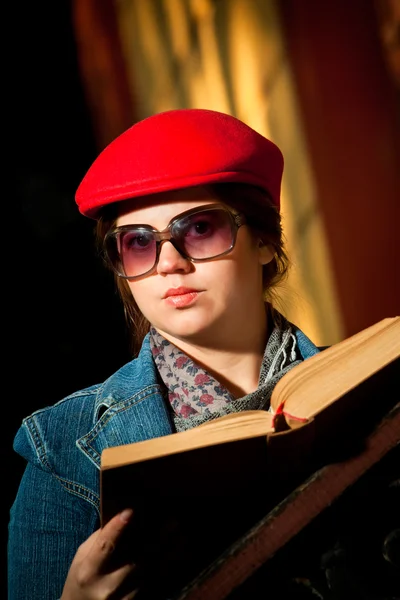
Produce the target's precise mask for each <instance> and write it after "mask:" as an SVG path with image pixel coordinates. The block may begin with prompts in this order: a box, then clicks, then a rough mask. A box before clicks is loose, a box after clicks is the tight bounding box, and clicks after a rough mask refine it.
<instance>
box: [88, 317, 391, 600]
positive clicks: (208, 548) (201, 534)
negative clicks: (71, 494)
mask: <svg viewBox="0 0 400 600" xmlns="http://www.w3.org/2000/svg"><path fill="white" fill-rule="evenodd" d="M399 357H400V317H393V318H387V319H383V320H382V321H380V322H378V323H376V324H375V325H372V326H371V327H368V328H367V329H365V330H363V331H361V332H359V333H357V334H355V335H353V336H352V337H350V338H348V339H345V340H343V341H341V342H339V343H337V344H335V345H333V346H331V347H329V348H327V349H326V350H324V351H323V352H320V353H319V354H316V355H315V356H313V357H311V358H309V359H307V360H306V361H304V362H303V363H301V364H299V365H298V366H296V367H294V368H293V369H292V370H290V371H289V372H288V373H287V374H286V375H285V376H284V377H283V378H282V379H281V380H280V381H279V382H278V384H277V385H276V387H275V388H274V390H273V393H272V396H271V409H270V410H271V412H267V411H261V410H259V411H245V412H240V413H234V414H230V415H227V416H224V417H220V418H216V419H214V420H211V421H209V422H207V423H206V424H203V425H201V426H199V427H197V428H194V429H191V430H189V431H184V432H179V433H174V434H171V435H168V436H163V437H159V438H155V439H151V440H146V441H142V442H137V443H134V444H127V445H124V446H116V447H112V448H108V449H105V450H104V451H103V453H102V458H101V473H100V478H101V518H102V524H105V523H106V522H107V521H108V520H109V519H110V518H111V517H112V516H113V515H114V514H116V513H117V512H118V511H119V510H122V509H123V508H126V507H127V506H132V507H133V508H134V511H135V515H136V519H134V524H133V531H132V532H129V533H127V537H128V539H127V543H128V545H129V547H130V551H132V556H133V559H134V560H136V561H137V562H138V564H140V563H143V564H146V563H147V564H150V565H151V567H150V571H149V579H150V580H152V584H154V586H155V587H154V588H153V589H152V590H151V592H149V597H152V598H157V597H158V596H157V593H158V592H157V589H158V588H157V585H158V584H159V582H160V581H162V582H163V593H165V592H166V591H167V592H168V593H172V592H173V591H176V589H177V588H178V586H182V584H183V583H185V578H186V582H188V581H190V580H191V578H193V577H194V576H195V575H196V573H197V572H199V570H200V569H203V568H205V567H206V566H207V564H209V563H210V562H211V561H212V560H214V559H215V558H216V557H217V556H218V555H219V554H220V553H221V552H222V550H223V549H224V548H226V547H227V546H228V545H229V544H231V543H233V541H234V540H235V539H237V538H238V537H239V536H241V535H243V534H244V532H245V531H247V530H248V529H249V528H250V527H251V526H252V525H254V524H255V523H256V522H257V520H259V519H260V518H261V517H262V516H263V515H265V514H266V513H267V512H268V511H269V510H271V508H272V507H273V506H275V505H276V504H277V503H278V502H280V501H281V500H282V499H283V498H284V496H285V495H286V494H287V493H288V492H289V491H290V490H292V489H294V487H295V486H296V485H299V483H300V482H301V481H302V480H303V479H304V478H305V477H306V476H308V475H310V474H311V473H312V472H313V471H314V470H315V469H317V468H318V467H321V466H322V465H323V464H326V463H327V462H330V461H333V460H338V459H340V458H341V457H343V456H346V455H349V454H351V453H355V452H357V451H358V449H359V445H360V444H362V442H363V439H364V438H365V436H366V435H367V434H368V433H369V432H370V430H371V429H372V428H373V427H374V425H375V424H376V423H377V422H378V421H379V419H380V418H382V417H383V416H384V415H385V413H386V412H387V411H388V410H389V409H390V407H392V406H393V405H394V404H395V400H394V397H393V395H392V394H391V386H392V384H393V382H394V379H395V370H396V369H398V367H399ZM397 385H398V384H397ZM155 572H158V573H159V576H158V577H154V573H155ZM152 574H153V575H152ZM182 575H183V576H184V577H183V579H182ZM159 593H160V597H162V595H161V591H160V590H159ZM143 597H145V596H143Z"/></svg>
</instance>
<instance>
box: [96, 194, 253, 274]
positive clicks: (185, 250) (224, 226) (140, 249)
mask: <svg viewBox="0 0 400 600" xmlns="http://www.w3.org/2000/svg"><path fill="white" fill-rule="evenodd" d="M245 222H246V221H245V218H244V216H243V215H242V214H240V213H236V212H234V211H233V210H231V209H229V208H227V207H225V206H222V205H221V204H208V205H206V206H200V207H197V208H193V209H191V210H187V211H185V212H183V213H181V214H179V215H177V216H176V217H174V218H173V219H172V220H171V221H170V222H169V224H168V226H167V227H166V228H165V229H163V231H158V230H157V229H154V227H150V225H123V226H122V227H116V228H115V229H112V230H111V231H109V232H108V233H107V235H106V236H105V239H104V251H105V256H106V258H107V260H108V261H109V263H110V265H111V267H112V269H113V270H114V272H115V273H116V274H117V275H118V276H119V277H124V278H125V279H131V280H135V279H137V278H139V277H143V276H144V275H149V274H150V273H152V272H153V271H155V269H156V266H157V263H158V260H159V257H160V252H161V245H162V244H163V243H164V242H171V244H172V245H173V246H174V248H175V249H176V250H177V251H178V252H179V254H180V255H181V256H183V257H184V258H186V259H187V260H189V261H191V262H193V263H197V262H203V261H206V260H211V259H213V258H217V257H219V256H223V255H224V254H228V252H231V250H232V249H233V248H234V246H235V243H236V237H237V231H238V229H239V227H241V226H242V225H244V224H245Z"/></svg>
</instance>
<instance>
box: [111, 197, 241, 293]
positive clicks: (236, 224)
mask: <svg viewBox="0 0 400 600" xmlns="http://www.w3.org/2000/svg"><path fill="white" fill-rule="evenodd" d="M212 210H219V211H221V210H222V211H224V212H226V213H227V214H228V216H229V223H230V226H231V233H232V243H231V245H230V246H229V248H227V249H226V250H224V252H220V253H219V254H215V255H212V256H208V257H207V258H192V257H191V256H189V255H188V254H187V253H186V252H185V251H184V250H183V249H182V248H180V247H179V243H178V242H177V240H176V239H174V237H173V234H172V233H171V230H173V227H174V225H176V223H177V222H178V221H180V220H182V219H185V218H187V217H191V216H192V215H197V214H199V213H202V212H210V211H212ZM245 223H246V218H245V216H244V215H243V214H242V213H239V212H236V211H235V210H233V209H231V208H228V207H227V206H225V205H223V204H205V205H203V206H198V207H196V208H191V209H190V210H186V211H184V212H182V213H180V214H179V215H176V217H174V218H173V219H171V221H170V222H169V223H168V225H167V227H166V228H165V229H163V230H162V231H158V229H155V228H154V227H151V226H150V225H144V224H138V225H122V226H121V227H115V228H114V229H112V230H110V231H109V232H108V233H107V234H106V236H105V238H104V255H105V258H106V259H107V261H108V263H109V265H110V267H111V268H112V270H113V271H114V273H115V274H116V275H118V277H122V278H123V279H129V280H130V281H135V280H136V279H141V278H142V277H145V276H147V275H150V274H151V273H154V271H155V270H156V268H157V264H158V261H159V258H160V252H161V246H162V244H163V243H164V242H171V244H172V245H173V247H174V248H175V250H177V252H179V254H180V255H181V256H182V257H183V258H185V259H186V260H189V261H190V262H192V263H200V262H206V261H208V260H213V259H215V258H219V257H220V256H224V255H225V254H229V252H231V251H232V250H233V248H234V247H235V244H236V238H237V232H238V229H239V228H240V227H241V226H242V225H245ZM131 231H135V232H137V231H139V232H140V231H143V232H144V233H145V232H147V233H151V234H153V235H154V239H155V242H156V255H155V259H154V264H153V266H152V267H151V269H149V270H148V271H146V272H145V273H141V274H140V275H126V274H125V273H124V272H123V270H122V269H123V263H122V260H121V258H120V254H119V252H118V237H119V236H121V234H124V233H129V232H131ZM118 265H119V268H118Z"/></svg>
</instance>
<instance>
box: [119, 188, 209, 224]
mask: <svg viewBox="0 0 400 600" xmlns="http://www.w3.org/2000/svg"><path fill="white" fill-rule="evenodd" d="M215 202H219V199H218V197H217V196H216V195H215V193H213V192H212V191H211V190H209V189H207V188H205V187H195V188H185V189H181V190H176V191H173V192H163V193H161V194H153V195H151V196H142V197H141V198H133V199H132V200H126V201H124V202H119V203H118V216H117V225H118V226H121V225H135V224H138V223H140V224H147V225H151V226H153V227H155V228H156V229H161V228H163V227H165V226H166V225H168V223H169V221H170V220H171V219H173V218H174V217H176V215H179V214H180V213H182V212H184V211H186V210H190V209H191V208H197V207H198V206H203V205H207V204H213V203H215Z"/></svg>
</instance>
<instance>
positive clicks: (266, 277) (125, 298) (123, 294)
mask: <svg viewBox="0 0 400 600" xmlns="http://www.w3.org/2000/svg"><path fill="white" fill-rule="evenodd" d="M207 189H208V190H209V191H210V192H211V193H212V194H213V195H214V196H216V197H217V199H219V200H220V201H221V202H223V203H224V204H227V205H228V206H231V207H232V208H234V209H236V210H237V211H239V212H241V213H243V214H244V215H245V216H246V221H247V224H248V225H249V227H250V228H251V229H252V231H253V234H254V235H255V236H256V237H258V238H260V240H261V241H262V242H264V243H265V244H269V245H271V246H272V248H273V250H274V257H273V259H272V260H271V261H270V262H269V263H268V264H266V265H264V267H263V287H264V299H265V300H266V301H268V302H270V303H271V304H272V303H273V300H274V298H275V291H276V287H277V286H278V284H280V283H281V282H282V281H283V280H284V279H285V278H286V276H287V273H288V269H289V258H288V256H287V253H286V250H285V244H284V236H283V231H282V223H281V215H280V213H279V210H278V209H277V208H276V206H275V205H274V204H273V203H272V201H271V199H270V198H269V197H268V196H267V195H266V193H265V192H264V191H263V190H261V189H259V188H256V187H254V186H251V185H248V184H244V183H219V184H213V185H209V186H207ZM116 219H117V207H116V205H115V204H111V205H108V206H106V207H105V208H104V209H103V211H102V214H101V216H100V218H99V220H98V221H97V227H96V242H97V247H98V249H99V251H100V253H101V254H102V255H103V257H104V254H103V241H104V238H105V236H106V234H107V232H108V231H110V229H112V228H113V227H114V226H115V222H116ZM104 262H105V264H106V265H107V266H108V267H109V268H110V265H109V264H108V261H107V260H106V259H105V258H104ZM115 282H116V286H117V289H118V293H119V295H120V298H121V301H122V305H123V308H124V313H125V319H126V322H127V325H128V327H129V330H130V331H131V349H132V352H133V354H134V355H136V354H137V353H138V352H139V350H140V347H141V345H142V342H143V338H144V337H145V335H146V334H147V333H148V331H149V329H150V323H149V321H148V320H147V319H146V317H145V316H144V315H143V314H142V312H141V311H140V310H139V307H138V306H137V304H136V302H135V300H134V298H133V296H132V293H131V290H130V288H129V285H128V282H127V280H126V279H124V278H122V277H118V275H115Z"/></svg>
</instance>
